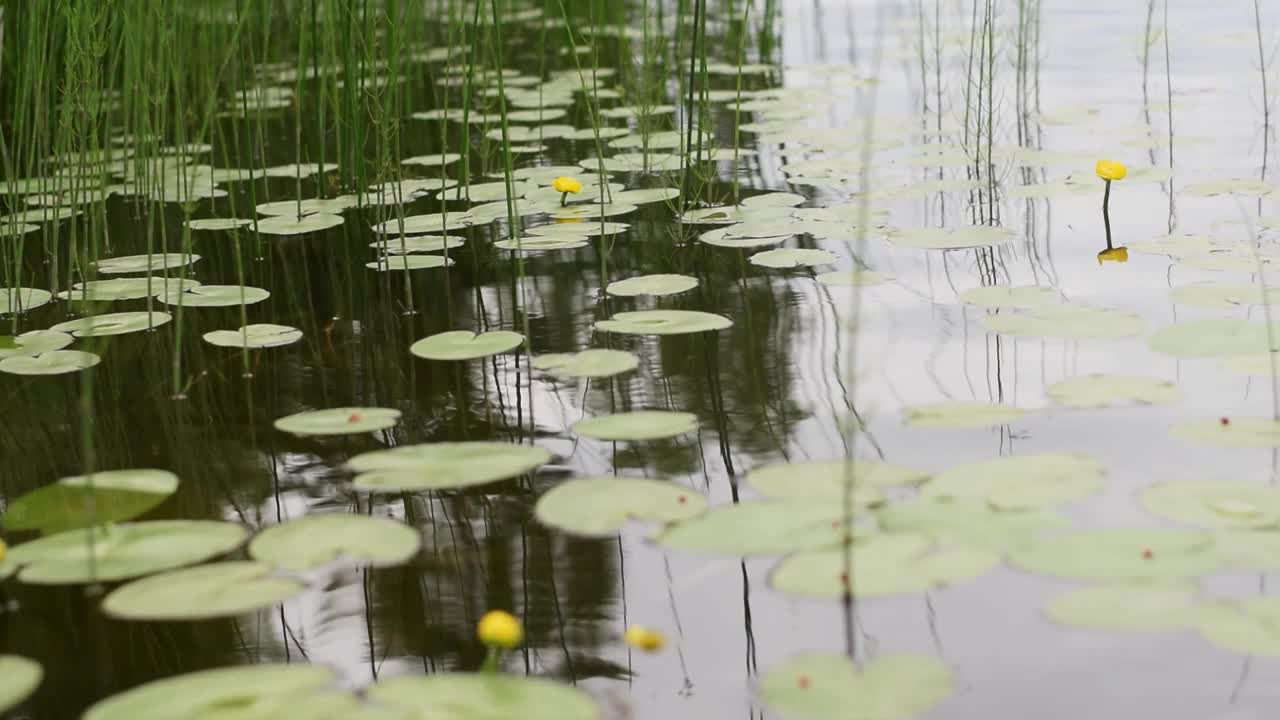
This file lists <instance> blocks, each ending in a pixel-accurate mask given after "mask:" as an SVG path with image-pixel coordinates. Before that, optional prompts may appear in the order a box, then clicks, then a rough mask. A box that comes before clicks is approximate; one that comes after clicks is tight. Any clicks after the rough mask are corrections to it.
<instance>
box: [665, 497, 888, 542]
mask: <svg viewBox="0 0 1280 720" xmlns="http://www.w3.org/2000/svg"><path fill="white" fill-rule="evenodd" d="M874 496H875V497H876V498H877V499H879V498H880V494H879V493H878V492H877V493H874ZM854 499H855V502H856V500H857V499H858V498H857V496H855V498H854ZM860 515H861V511H860V510H859V511H858V513H856V514H855V520H854V523H855V524H854V526H853V527H852V528H851V530H852V534H853V536H854V537H858V536H859V535H865V534H867V533H868V532H870V530H867V529H863V528H862V527H860V526H859V524H858V523H859V522H860ZM843 519H844V508H843V507H842V505H841V503H833V502H831V500H830V499H822V500H758V501H750V502H742V503H737V504H734V505H721V506H719V507H714V508H712V509H711V510H709V511H707V512H706V513H704V514H702V515H700V516H698V517H695V518H691V519H689V520H684V521H681V522H677V523H674V524H672V525H669V526H667V528H666V529H664V530H663V531H662V532H661V533H659V534H658V535H657V537H656V538H655V540H656V542H657V543H658V544H659V545H662V546H663V547H666V548H669V549H672V550H685V551H690V552H702V553H715V554H720V555H733V556H753V555H783V554H786V553H792V552H799V551H801V550H811V549H817V548H824V547H831V546H834V545H838V544H840V543H841V542H842V541H843V540H844V538H845V536H846V534H848V533H846V531H845V523H844V522H843Z"/></svg>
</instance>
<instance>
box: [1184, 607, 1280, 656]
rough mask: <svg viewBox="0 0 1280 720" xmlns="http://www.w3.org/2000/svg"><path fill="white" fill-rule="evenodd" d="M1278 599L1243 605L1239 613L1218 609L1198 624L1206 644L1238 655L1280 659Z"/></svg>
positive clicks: (1227, 609)
mask: <svg viewBox="0 0 1280 720" xmlns="http://www.w3.org/2000/svg"><path fill="white" fill-rule="evenodd" d="M1275 600H1276V599H1275V598H1270V597H1265V598H1255V599H1252V600H1247V601H1244V602H1243V603H1241V608H1240V610H1236V609H1234V608H1232V607H1230V606H1219V607H1218V608H1217V612H1212V613H1207V614H1206V615H1205V616H1204V617H1201V618H1200V619H1199V621H1198V622H1197V623H1196V626H1197V628H1198V629H1199V630H1200V633H1201V634H1202V635H1203V636H1204V638H1205V640H1208V641H1209V642H1211V643H1213V644H1214V645H1217V646H1218V647H1222V648H1226V649H1227V650H1232V651H1234V652H1238V653H1244V654H1247V655H1260V656H1263V657H1277V656H1280V624H1278V623H1277V619H1278V618H1277V614H1278V613H1280V607H1278V606H1277V605H1276V603H1275Z"/></svg>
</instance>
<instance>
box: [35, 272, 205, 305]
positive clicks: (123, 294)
mask: <svg viewBox="0 0 1280 720" xmlns="http://www.w3.org/2000/svg"><path fill="white" fill-rule="evenodd" d="M197 287H200V283H199V282H197V281H195V280H189V279H188V280H179V279H178V278H173V277H171V278H164V277H140V278H112V279H111V280H90V281H89V282H83V283H76V284H75V285H74V286H72V289H71V290H63V291H62V292H60V293H58V297H59V298H62V299H63V300H83V301H86V302H106V301H111V300H136V299H138V298H144V297H147V296H150V295H156V296H159V295H165V294H167V293H171V292H183V291H186V290H192V289H194V288H197Z"/></svg>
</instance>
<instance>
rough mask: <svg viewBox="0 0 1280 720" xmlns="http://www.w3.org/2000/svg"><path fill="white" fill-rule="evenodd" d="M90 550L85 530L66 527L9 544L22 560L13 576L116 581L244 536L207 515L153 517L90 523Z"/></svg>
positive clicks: (212, 552)
mask: <svg viewBox="0 0 1280 720" xmlns="http://www.w3.org/2000/svg"><path fill="white" fill-rule="evenodd" d="M92 532H93V536H94V542H93V553H94V557H93V559H92V560H91V559H90V557H89V547H90V543H89V540H88V538H87V537H86V531H85V530H68V531H66V532H61V533H58V534H56V535H49V536H46V537H43V538H40V539H39V540H31V541H29V542H25V543H23V544H21V545H18V546H16V547H14V548H11V549H10V550H9V557H8V559H9V560H10V561H11V562H13V563H14V564H17V565H20V566H23V568H22V570H21V571H20V572H19V573H18V579H19V580H20V581H22V582H24V583H29V584H32V585H73V584H78V583H88V582H115V581H117V580H128V579H130V578H135V577H139V576H141V575H150V574H151V573H156V572H161V571H163V570H170V569H172V568H176V567H181V566H183V565H192V564H195V563H199V562H203V561H205V560H208V559H209V558H212V557H215V556H217V555H222V554H224V553H227V552H230V551H231V550H234V549H235V548H236V547H238V546H239V545H240V544H241V543H242V542H244V539H245V535H246V532H245V530H244V528H242V527H240V526H239V525H235V524H232V523H226V522H214V521H209V520H153V521H151V522H139V523H124V524H120V525H105V526H100V527H96V528H94V529H93V531H92Z"/></svg>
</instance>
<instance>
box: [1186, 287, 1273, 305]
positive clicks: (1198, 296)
mask: <svg viewBox="0 0 1280 720" xmlns="http://www.w3.org/2000/svg"><path fill="white" fill-rule="evenodd" d="M1169 297H1171V298H1172V299H1173V301H1174V302H1175V303H1178V304H1179V305H1194V306H1196V307H1206V308H1234V307H1241V306H1248V305H1262V304H1263V303H1267V304H1272V305H1276V304H1280V290H1277V291H1272V292H1264V291H1263V289H1262V288H1261V287H1259V286H1257V285H1249V284H1244V283H1224V282H1201V283H1194V284H1191V285H1182V286H1180V287H1176V288H1174V289H1173V290H1172V291H1170V292H1169Z"/></svg>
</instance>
